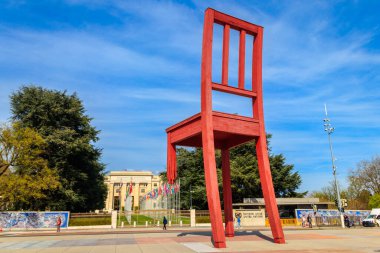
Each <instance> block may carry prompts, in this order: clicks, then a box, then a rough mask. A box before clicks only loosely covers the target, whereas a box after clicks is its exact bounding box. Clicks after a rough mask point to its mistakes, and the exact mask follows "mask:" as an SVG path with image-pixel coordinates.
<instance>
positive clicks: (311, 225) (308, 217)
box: [307, 214, 313, 228]
mask: <svg viewBox="0 0 380 253" xmlns="http://www.w3.org/2000/svg"><path fill="white" fill-rule="evenodd" d="M307 222H308V223H309V228H313V224H312V219H311V214H309V215H308V216H307Z"/></svg>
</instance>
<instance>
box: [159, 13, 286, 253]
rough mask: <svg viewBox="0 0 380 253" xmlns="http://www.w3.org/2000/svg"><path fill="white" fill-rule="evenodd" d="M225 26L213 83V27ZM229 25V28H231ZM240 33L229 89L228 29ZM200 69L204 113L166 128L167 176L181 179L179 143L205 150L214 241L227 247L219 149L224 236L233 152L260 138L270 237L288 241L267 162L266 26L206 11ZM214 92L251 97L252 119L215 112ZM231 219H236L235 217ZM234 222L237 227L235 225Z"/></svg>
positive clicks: (228, 216) (230, 231)
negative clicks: (248, 53) (248, 79)
mask: <svg viewBox="0 0 380 253" xmlns="http://www.w3.org/2000/svg"><path fill="white" fill-rule="evenodd" d="M214 23H218V24H221V25H225V32H224V35H223V56H222V57H223V59H222V61H223V63H222V84H217V83H212V80H211V76H212V73H211V69H212V36H213V25H214ZM228 26H229V28H228ZM230 28H231V29H236V30H239V31H241V35H240V43H239V45H240V47H239V84H238V88H235V87H231V86H228V80H227V79H228V73H227V72H228V54H229V51H228V49H227V47H228V46H227V45H228V43H229V29H230ZM203 29H204V30H203V43H202V67H201V112H200V113H198V114H196V115H193V116H192V117H190V118H188V119H186V120H184V121H181V122H179V123H177V124H175V125H174V126H171V127H169V128H168V129H166V132H167V134H168V158H167V163H168V165H167V174H168V179H169V181H170V182H173V181H174V180H175V178H176V177H177V171H176V167H177V164H176V152H175V147H176V145H183V146H191V147H202V148H203V157H204V172H205V181H206V192H207V201H208V206H209V211H210V220H211V228H212V242H213V244H214V246H215V247H217V248H224V247H226V239H225V234H224V232H223V224H222V222H223V221H222V215H221V206H220V196H219V191H218V178H217V173H216V162H215V148H219V149H222V167H223V192H224V202H225V213H226V235H227V236H230V235H232V234H233V225H232V228H231V216H232V197H231V198H230V197H229V196H232V195H231V186H230V184H231V183H230V181H231V180H230V167H229V163H230V162H229V152H228V150H229V148H231V147H234V146H237V145H240V144H243V143H245V142H248V141H251V140H256V152H257V160H258V165H259V173H260V180H261V185H262V190H263V195H264V199H265V205H266V210H267V213H268V216H269V221H270V225H271V230H272V235H273V238H274V241H275V242H276V243H284V242H285V238H284V234H283V231H282V227H281V224H280V217H279V213H278V209H277V203H276V198H275V195H274V189H273V182H272V175H271V171H270V164H269V158H268V151H267V144H266V136H265V126H264V110H263V98H262V73H261V71H262V35H263V28H262V27H260V26H257V25H253V24H250V23H248V22H246V21H242V20H240V19H237V18H234V17H231V16H229V15H226V14H223V13H220V12H217V11H215V10H212V9H207V10H206V13H205V21H204V28H203ZM246 34H251V35H254V36H255V38H254V44H253V56H252V57H253V58H252V62H253V66H252V91H250V90H245V89H244V76H245V73H244V72H245V37H246ZM212 90H217V91H221V92H227V93H230V94H234V95H238V96H244V97H248V98H250V99H252V106H253V117H244V116H240V115H233V114H227V113H222V112H213V111H212ZM232 219H233V218H232ZM232 224H233V223H232Z"/></svg>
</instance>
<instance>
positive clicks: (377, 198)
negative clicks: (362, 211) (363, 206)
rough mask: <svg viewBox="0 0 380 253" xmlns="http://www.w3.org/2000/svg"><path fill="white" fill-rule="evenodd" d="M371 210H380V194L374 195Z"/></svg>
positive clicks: (371, 198)
mask: <svg viewBox="0 0 380 253" xmlns="http://www.w3.org/2000/svg"><path fill="white" fill-rule="evenodd" d="M368 206H369V208H380V194H379V193H376V194H374V195H372V196H371V197H370V199H369V203H368Z"/></svg>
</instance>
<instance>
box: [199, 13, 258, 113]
mask: <svg viewBox="0 0 380 253" xmlns="http://www.w3.org/2000/svg"><path fill="white" fill-rule="evenodd" d="M214 23H216V24H219V25H222V26H223V27H224V30H223V53H222V71H221V73H222V83H214V82H212V44H213V28H214ZM230 29H234V30H237V31H239V33H240V39H239V61H238V87H233V86H230V85H229V83H228V67H229V61H228V58H229V45H230ZM247 34H249V35H252V36H253V38H254V39H253V46H252V86H251V87H252V88H251V89H250V90H247V89H245V83H244V82H245V55H246V52H245V51H246V35H247ZM262 41H263V27H261V26H258V25H254V24H251V23H248V22H246V21H244V20H241V19H238V18H235V17H232V16H229V15H227V14H224V13H221V12H218V11H216V10H213V9H210V8H208V9H207V10H206V12H205V20H204V27H203V44H202V69H201V110H202V112H210V113H211V111H212V100H211V98H212V90H216V91H220V92H226V93H230V94H234V95H238V96H243V97H248V98H251V99H252V106H253V118H257V115H258V114H259V113H258V111H259V108H258V103H260V102H262V97H261V96H262V73H261V69H262Z"/></svg>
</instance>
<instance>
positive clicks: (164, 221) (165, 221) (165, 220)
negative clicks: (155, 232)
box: [162, 216, 168, 230]
mask: <svg viewBox="0 0 380 253" xmlns="http://www.w3.org/2000/svg"><path fill="white" fill-rule="evenodd" d="M162 223H163V224H164V227H163V228H162V229H163V230H166V224H168V220H167V219H166V217H165V216H164V220H163V221H162Z"/></svg>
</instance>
